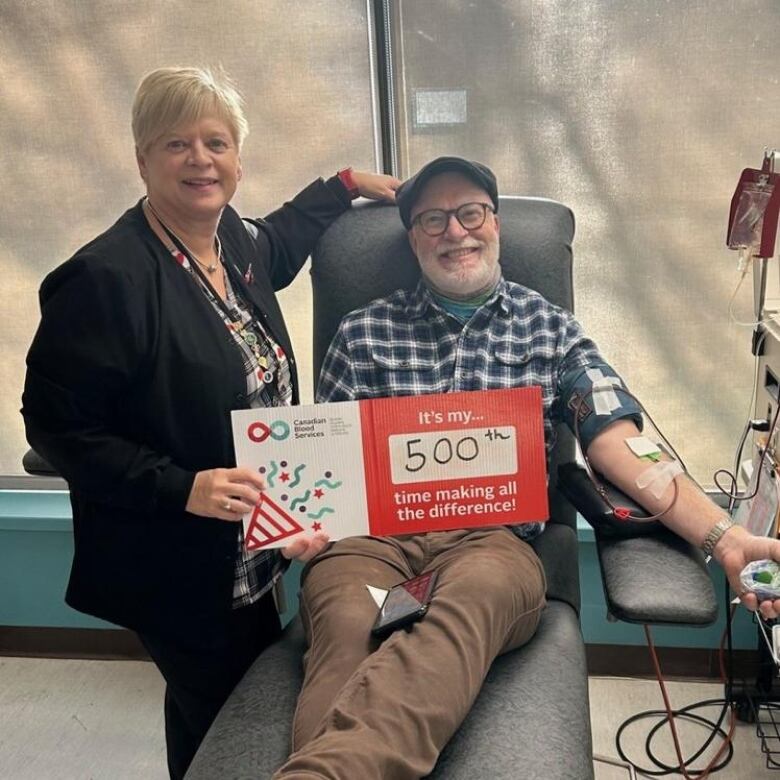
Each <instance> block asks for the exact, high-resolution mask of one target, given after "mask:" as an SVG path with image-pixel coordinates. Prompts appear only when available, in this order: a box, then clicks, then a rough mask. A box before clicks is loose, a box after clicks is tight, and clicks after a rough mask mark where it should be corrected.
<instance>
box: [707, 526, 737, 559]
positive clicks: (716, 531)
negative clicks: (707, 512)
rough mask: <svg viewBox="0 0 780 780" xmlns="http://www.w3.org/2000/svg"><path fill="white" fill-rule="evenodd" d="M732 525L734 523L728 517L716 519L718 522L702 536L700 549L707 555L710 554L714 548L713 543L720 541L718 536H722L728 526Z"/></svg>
mask: <svg viewBox="0 0 780 780" xmlns="http://www.w3.org/2000/svg"><path fill="white" fill-rule="evenodd" d="M733 527H734V523H732V522H731V520H729V518H728V517H724V518H722V519H721V520H718V522H717V523H715V525H713V526H712V528H710V532H709V533H708V534H707V536H706V537H705V538H704V542H703V543H702V546H701V551H702V552H703V553H704V554H705V555H707V556H709V555H712V551H713V550H714V549H715V545H716V544H717V543H718V542H719V541H720V537H721V536H723V534H725V533H726V531H728V530H729V528H733Z"/></svg>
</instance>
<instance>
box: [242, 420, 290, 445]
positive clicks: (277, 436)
mask: <svg viewBox="0 0 780 780" xmlns="http://www.w3.org/2000/svg"><path fill="white" fill-rule="evenodd" d="M246 435H247V437H248V438H249V440H250V441H253V442H255V444H262V443H263V442H264V441H265V440H266V439H267V438H269V437H270V438H272V439H274V441H284V440H285V439H286V438H287V437H288V436H289V435H290V426H289V425H288V424H287V423H286V422H285V421H284V420H274V421H273V422H272V423H271V424H270V425H266V424H265V423H261V422H253V423H252V424H251V425H250V426H249V427H248V428H247V431H246Z"/></svg>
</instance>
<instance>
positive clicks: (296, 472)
mask: <svg viewBox="0 0 780 780" xmlns="http://www.w3.org/2000/svg"><path fill="white" fill-rule="evenodd" d="M305 468H306V466H304V465H303V463H301V465H300V466H298V468H296V469H293V476H294V477H295V479H294V480H293V481H292V482H291V483H290V484H289V485H288V486H287V487H291V488H293V487H295V486H296V485H298V484H299V483H300V481H301V477H300V474H301V472H302V471H303V470H304V469H305ZM307 498H308V496H307Z"/></svg>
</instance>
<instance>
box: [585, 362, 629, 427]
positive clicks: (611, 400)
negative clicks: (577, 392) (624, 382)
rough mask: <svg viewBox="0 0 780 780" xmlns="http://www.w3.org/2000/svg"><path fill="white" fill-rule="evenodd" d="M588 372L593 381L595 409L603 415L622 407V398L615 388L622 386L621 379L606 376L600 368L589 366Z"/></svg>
mask: <svg viewBox="0 0 780 780" xmlns="http://www.w3.org/2000/svg"><path fill="white" fill-rule="evenodd" d="M586 373H587V375H588V379H590V380H591V382H593V392H592V397H593V411H594V412H596V414H598V415H601V416H603V415H607V414H611V413H612V412H614V411H615V409H620V399H619V398H618V397H617V393H616V392H615V391H614V389H613V388H614V387H620V386H621V382H620V380H619V379H618V378H617V377H616V376H604V374H602V373H601V369H598V368H589V369H588V370H587V372H586Z"/></svg>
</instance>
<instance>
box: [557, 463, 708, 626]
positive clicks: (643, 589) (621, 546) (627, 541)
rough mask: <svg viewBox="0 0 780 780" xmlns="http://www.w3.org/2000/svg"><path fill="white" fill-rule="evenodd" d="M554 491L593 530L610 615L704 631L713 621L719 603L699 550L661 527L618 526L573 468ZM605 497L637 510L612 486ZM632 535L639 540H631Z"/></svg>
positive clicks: (569, 466) (563, 469)
mask: <svg viewBox="0 0 780 780" xmlns="http://www.w3.org/2000/svg"><path fill="white" fill-rule="evenodd" d="M558 487H559V489H560V490H561V492H562V493H563V494H564V495H565V496H566V498H567V499H568V500H569V501H570V502H571V503H572V505H573V506H574V508H575V509H577V511H578V512H580V514H582V516H583V517H584V518H585V520H587V521H588V522H589V523H590V524H591V525H592V526H593V528H594V533H595V536H596V549H597V552H598V556H599V565H600V567H601V577H602V582H603V585H604V596H605V599H606V603H607V609H608V610H609V613H610V614H611V615H613V616H614V617H615V618H617V619H618V620H623V621H625V622H627V623H643V624H644V623H647V624H666V625H693V626H706V625H709V624H711V623H713V622H714V621H715V619H716V618H717V615H718V602H717V599H716V597H715V589H714V587H713V584H712V580H711V579H710V577H709V574H708V572H707V566H706V564H705V562H704V555H703V554H702V552H701V551H700V550H698V549H697V548H696V547H694V546H693V545H691V544H690V543H688V542H686V541H685V540H684V539H682V538H680V537H679V536H677V535H676V534H674V533H672V532H671V531H669V530H668V529H666V528H664V527H663V526H662V525H661V524H660V523H659V524H655V525H654V526H653V527H649V524H646V525H644V526H642V525H641V524H632V525H630V526H622V527H621V526H618V525H617V523H618V522H619V521H616V520H614V519H613V518H612V517H611V511H610V509H609V507H608V505H607V504H606V503H605V502H604V501H603V499H601V497H600V496H599V495H598V492H597V491H596V490H595V488H594V487H593V485H592V483H591V482H590V480H589V479H588V476H587V474H586V473H585V469H584V468H582V467H581V466H579V465H578V464H576V463H566V464H564V465H563V466H561V467H560V468H559V469H558ZM609 491H610V500H612V501H613V503H615V504H619V505H623V506H628V507H629V508H632V509H633V508H636V504H635V503H634V502H633V501H632V500H631V499H630V498H628V497H627V496H625V495H624V494H622V493H621V492H620V491H618V490H617V489H616V488H615V487H614V486H610V487H609ZM607 518H608V519H607ZM617 529H620V530H617ZM632 529H633V530H634V531H635V532H637V533H640V534H641V535H639V536H637V535H630V534H631V532H632Z"/></svg>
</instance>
